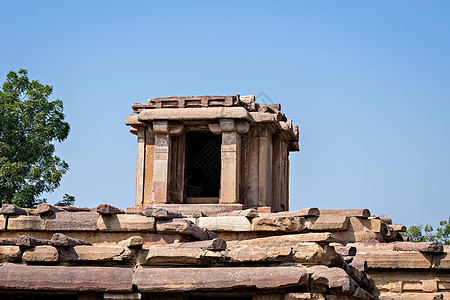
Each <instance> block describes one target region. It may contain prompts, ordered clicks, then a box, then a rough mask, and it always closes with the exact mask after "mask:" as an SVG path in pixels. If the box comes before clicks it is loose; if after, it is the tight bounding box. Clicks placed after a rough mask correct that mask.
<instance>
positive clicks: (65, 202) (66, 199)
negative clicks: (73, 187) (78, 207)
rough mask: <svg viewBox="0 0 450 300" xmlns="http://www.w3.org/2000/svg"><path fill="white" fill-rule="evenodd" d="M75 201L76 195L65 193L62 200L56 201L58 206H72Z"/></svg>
mask: <svg viewBox="0 0 450 300" xmlns="http://www.w3.org/2000/svg"><path fill="white" fill-rule="evenodd" d="M74 203H75V197H74V196H71V195H68V194H64V196H63V198H62V200H61V201H58V202H56V203H55V205H56V206H72V205H73V204H74Z"/></svg>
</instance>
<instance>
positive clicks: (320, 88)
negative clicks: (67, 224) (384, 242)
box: [0, 0, 450, 225]
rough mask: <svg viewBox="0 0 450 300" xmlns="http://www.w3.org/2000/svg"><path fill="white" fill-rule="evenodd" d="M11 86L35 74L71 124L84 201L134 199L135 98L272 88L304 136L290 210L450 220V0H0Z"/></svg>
mask: <svg viewBox="0 0 450 300" xmlns="http://www.w3.org/2000/svg"><path fill="white" fill-rule="evenodd" d="M0 31H1V35H0V44H1V47H0V78H1V79H0V81H1V82H3V81H4V80H5V76H6V74H7V72H8V71H9V70H18V69H19V68H25V69H27V70H28V71H29V77H30V78H31V79H39V80H40V81H41V82H42V83H45V84H50V85H53V86H54V87H55V89H54V95H53V96H54V97H53V98H54V99H56V98H59V99H61V100H63V102H64V107H65V112H66V115H67V120H68V121H69V123H70V124H71V133H70V135H69V138H68V139H67V140H66V141H65V142H64V143H62V144H61V145H58V147H57V153H58V155H60V156H61V157H62V158H64V159H65V160H66V161H67V162H68V163H69V164H70V171H69V172H68V173H67V174H66V175H65V176H64V178H63V181H62V184H61V187H60V188H59V189H58V190H57V191H56V192H54V193H53V194H50V195H46V198H47V199H48V201H49V202H51V203H54V202H56V201H58V200H60V199H61V198H62V195H64V193H68V194H71V195H74V196H75V197H76V199H77V202H76V204H77V205H78V206H88V207H94V206H96V205H98V204H100V203H110V204H113V205H116V206H119V207H122V208H125V207H127V206H132V205H133V204H134V184H135V163H136V162H135V159H136V137H135V136H134V135H132V134H130V133H129V131H128V130H129V129H128V128H127V127H126V126H125V124H124V122H125V119H126V117H127V116H128V114H129V113H131V112H132V110H131V105H132V104H133V103H134V102H142V103H143V102H146V101H147V99H149V98H154V97H160V96H176V95H185V96H189V95H211V94H216V95H217V94H219V95H229V94H232V95H234V94H237V93H239V94H241V95H246V94H255V95H259V94H260V93H262V92H264V93H265V94H266V95H267V96H268V97H269V98H270V99H272V100H273V101H274V102H279V103H282V108H283V110H284V112H285V113H286V115H287V116H288V118H291V119H293V120H294V122H295V123H296V124H299V125H300V131H301V152H299V153H292V154H291V183H290V186H291V193H290V199H291V200H290V203H291V209H300V208H304V207H311V206H314V207H319V208H369V209H370V210H371V212H372V213H373V214H377V215H385V216H390V217H392V218H393V219H394V222H395V223H397V224H404V225H412V224H417V223H419V224H420V223H431V224H433V225H436V224H437V223H438V222H439V221H440V220H443V219H447V218H448V217H449V215H450V201H449V200H450V117H449V116H450V82H449V79H450V34H449V33H450V2H449V1H412V0H408V1H405V0H404V1H272V2H268V1H221V2H219V1H164V2H163V1H155V2H150V1H6V0H0Z"/></svg>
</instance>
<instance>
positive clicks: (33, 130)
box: [0, 69, 70, 207]
mask: <svg viewBox="0 0 450 300" xmlns="http://www.w3.org/2000/svg"><path fill="white" fill-rule="evenodd" d="M27 74H28V73H27V71H26V70H23V69H21V70H19V71H18V72H14V71H11V72H9V74H8V75H7V77H6V81H5V83H4V84H3V86H2V89H1V90H0V201H1V203H13V204H15V205H19V206H22V207H34V206H36V205H37V204H38V203H40V202H42V201H43V200H42V199H39V196H41V195H42V194H43V193H45V192H52V191H53V190H55V189H56V188H57V187H59V184H60V180H61V178H62V175H63V174H64V173H66V172H67V170H68V169H69V165H68V164H67V163H66V162H65V161H63V160H62V159H61V158H59V157H58V156H56V155H54V151H55V146H54V144H53V142H54V141H58V142H62V141H64V140H65V139H66V138H67V136H68V134H69V130H70V127H69V124H68V123H67V122H65V120H64V119H65V115H64V113H63V103H62V101H61V100H54V101H50V100H49V97H50V95H51V94H52V92H53V87H52V86H49V85H43V84H41V83H39V82H38V81H37V80H32V81H30V80H29V79H28V76H27Z"/></svg>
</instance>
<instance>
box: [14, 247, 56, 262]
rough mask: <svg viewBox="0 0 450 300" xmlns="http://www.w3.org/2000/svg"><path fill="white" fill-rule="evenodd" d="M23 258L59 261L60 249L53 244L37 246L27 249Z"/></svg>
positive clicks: (26, 259)
mask: <svg viewBox="0 0 450 300" xmlns="http://www.w3.org/2000/svg"><path fill="white" fill-rule="evenodd" d="M22 260H23V261H25V262H57V261H58V260H59V254H58V250H56V248H55V247H52V246H37V247H34V248H29V249H27V250H26V251H25V252H24V253H23V255H22Z"/></svg>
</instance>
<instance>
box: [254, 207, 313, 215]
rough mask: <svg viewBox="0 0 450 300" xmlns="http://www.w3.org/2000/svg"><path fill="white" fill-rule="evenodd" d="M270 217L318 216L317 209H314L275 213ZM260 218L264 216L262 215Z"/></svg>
mask: <svg viewBox="0 0 450 300" xmlns="http://www.w3.org/2000/svg"><path fill="white" fill-rule="evenodd" d="M269 215H271V216H280V217H308V216H318V215H320V212H319V209H318V208H316V207H310V208H304V209H300V210H294V211H281V212H277V213H272V214H269ZM262 216H265V215H264V214H263V215H262Z"/></svg>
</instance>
